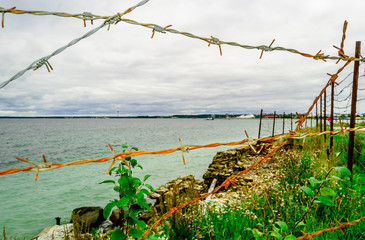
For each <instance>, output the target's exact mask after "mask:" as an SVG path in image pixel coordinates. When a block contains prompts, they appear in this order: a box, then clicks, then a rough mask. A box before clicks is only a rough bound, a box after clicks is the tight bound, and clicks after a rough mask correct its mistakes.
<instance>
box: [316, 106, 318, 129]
mask: <svg viewBox="0 0 365 240" xmlns="http://www.w3.org/2000/svg"><path fill="white" fill-rule="evenodd" d="M316 130H317V132H318V105H317V102H316Z"/></svg>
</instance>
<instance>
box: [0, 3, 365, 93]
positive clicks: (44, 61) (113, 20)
mask: <svg viewBox="0 0 365 240" xmlns="http://www.w3.org/2000/svg"><path fill="white" fill-rule="evenodd" d="M148 1H149V0H144V1H142V2H140V3H139V4H137V5H135V6H134V7H131V8H129V9H127V10H126V11H124V12H123V13H117V14H115V15H113V16H109V17H106V16H99V15H94V14H92V13H88V12H84V13H83V14H82V15H81V14H68V13H61V12H46V11H26V10H16V9H15V8H10V9H4V8H0V12H2V15H3V20H4V14H5V13H14V14H26V13H27V14H33V15H54V16H60V17H75V18H79V19H81V18H82V19H83V21H84V26H86V22H85V21H86V20H90V21H93V20H97V19H106V20H105V21H104V22H103V23H102V24H101V25H100V26H99V27H97V28H95V29H93V30H91V31H89V32H88V33H86V34H84V35H83V36H81V37H79V38H76V39H74V40H72V41H71V42H70V43H69V44H67V45H66V46H64V47H61V48H59V49H57V50H56V51H54V52H53V53H51V54H50V55H48V56H45V57H42V58H40V59H38V60H36V61H34V62H33V63H31V64H30V65H29V66H28V67H27V68H25V69H24V70H22V71H20V72H18V73H17V74H15V75H14V76H13V77H11V78H10V79H9V80H7V81H4V82H3V83H1V84H0V89H2V88H4V87H5V86H6V85H8V84H9V83H10V82H12V81H14V80H16V79H18V78H19V77H21V76H22V75H23V74H24V73H25V72H27V71H29V70H30V69H33V70H36V69H38V68H40V67H41V66H43V65H45V66H46V67H47V69H48V71H50V70H49V66H50V68H51V69H53V68H52V67H51V65H50V64H49V62H48V60H49V59H50V58H51V57H53V56H55V55H57V54H59V53H61V52H62V51H64V50H65V49H67V48H68V47H71V46H72V45H74V44H76V43H78V42H79V41H81V40H82V39H85V38H87V37H90V36H91V35H93V34H94V33H96V32H97V31H99V30H100V29H101V28H103V27H105V26H106V25H108V26H109V27H110V25H111V24H117V23H118V22H120V21H123V22H126V23H129V24H133V25H139V26H142V27H146V28H150V29H152V37H153V36H154V34H155V32H159V33H167V32H169V33H174V34H180V35H183V36H186V37H189V38H194V39H200V40H202V41H204V42H206V43H208V46H210V45H217V46H218V47H219V51H220V55H222V48H221V45H230V46H235V47H241V48H244V49H256V50H260V51H261V55H260V58H261V57H262V53H263V52H264V51H265V52H266V51H286V52H290V53H294V54H299V55H301V56H304V57H308V58H313V59H315V60H319V59H321V60H323V61H326V60H337V63H338V62H339V61H340V60H343V61H360V62H365V58H363V57H362V56H361V57H360V58H355V57H349V56H347V55H345V54H344V51H343V44H344V39H345V32H346V27H345V26H347V21H345V23H344V28H343V37H342V42H341V48H338V47H336V46H334V47H335V48H336V49H338V57H337V56H330V55H324V53H321V51H319V52H317V54H315V55H312V54H308V53H302V52H300V51H298V50H295V49H291V48H285V47H272V44H273V42H274V40H273V41H272V42H271V44H270V45H269V46H266V45H260V46H250V45H245V44H240V43H237V42H227V41H221V40H219V39H218V38H216V37H213V36H210V38H207V37H200V36H197V35H194V34H192V33H188V32H181V31H178V30H176V29H172V28H169V27H170V26H172V25H168V26H166V27H161V26H159V25H157V24H153V23H139V22H137V21H134V20H131V19H125V18H122V16H123V15H125V14H127V13H129V12H131V11H132V10H134V9H135V8H137V7H139V6H142V5H144V4H145V3H147V2H148ZM109 27H108V29H109ZM152 37H151V38H152Z"/></svg>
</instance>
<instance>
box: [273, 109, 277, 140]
mask: <svg viewBox="0 0 365 240" xmlns="http://www.w3.org/2000/svg"><path fill="white" fill-rule="evenodd" d="M275 118H276V111H274V121H273V122H272V136H274V135H275Z"/></svg>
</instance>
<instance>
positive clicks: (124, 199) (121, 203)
mask: <svg viewBox="0 0 365 240" xmlns="http://www.w3.org/2000/svg"><path fill="white" fill-rule="evenodd" d="M129 201H130V198H129V197H122V198H121V199H120V200H119V201H118V203H117V207H118V208H122V207H124V206H125V205H127V204H128V203H129Z"/></svg>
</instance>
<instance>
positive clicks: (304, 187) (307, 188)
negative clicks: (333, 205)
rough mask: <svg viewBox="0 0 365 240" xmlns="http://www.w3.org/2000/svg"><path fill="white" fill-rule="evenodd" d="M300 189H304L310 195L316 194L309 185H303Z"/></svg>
mask: <svg viewBox="0 0 365 240" xmlns="http://www.w3.org/2000/svg"><path fill="white" fill-rule="evenodd" d="M300 189H302V190H303V191H304V192H305V193H306V194H307V195H309V196H310V197H313V196H314V193H313V191H312V189H310V188H309V187H306V186H302V187H300Z"/></svg>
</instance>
